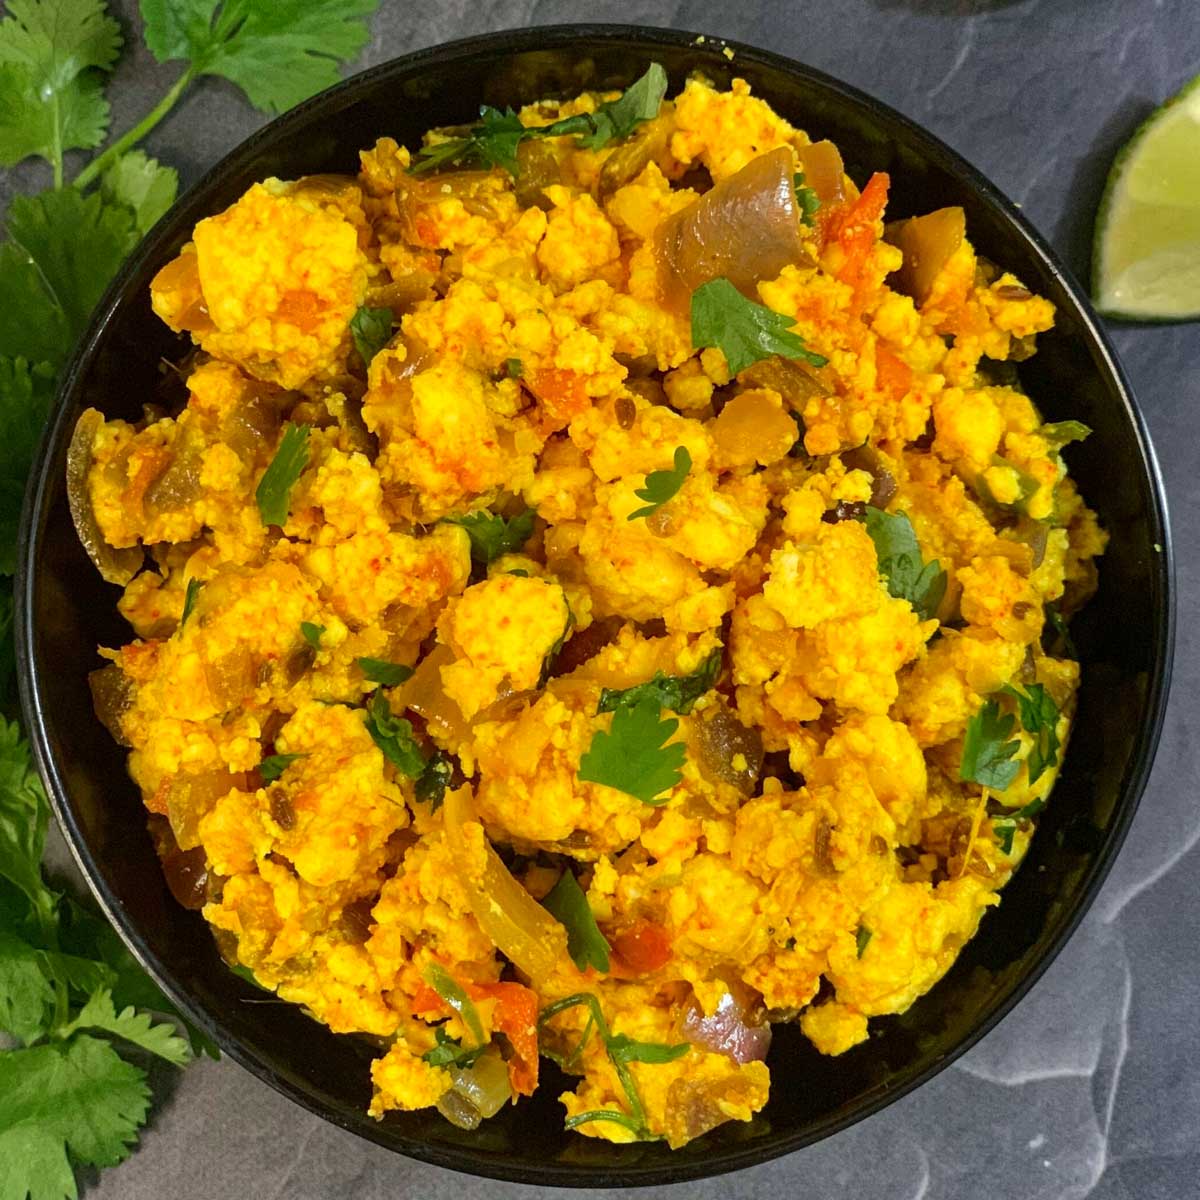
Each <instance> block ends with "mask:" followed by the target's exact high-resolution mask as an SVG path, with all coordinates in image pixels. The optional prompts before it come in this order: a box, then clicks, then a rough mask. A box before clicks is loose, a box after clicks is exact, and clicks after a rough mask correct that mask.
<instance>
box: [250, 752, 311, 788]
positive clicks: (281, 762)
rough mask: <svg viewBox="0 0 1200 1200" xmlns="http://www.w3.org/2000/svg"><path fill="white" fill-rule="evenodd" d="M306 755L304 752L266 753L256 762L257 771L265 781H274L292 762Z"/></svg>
mask: <svg viewBox="0 0 1200 1200" xmlns="http://www.w3.org/2000/svg"><path fill="white" fill-rule="evenodd" d="M307 757H308V756H307V755H305V754H268V755H267V757H266V758H264V759H263V760H262V762H260V763H259V764H258V773H259V774H260V775H261V776H262V777H263V779H264V780H266V782H267V783H274V782H275V781H276V780H277V779H278V778H279V777H280V776H281V775H282V774H283V773H284V771H286V770H287V769H288V767H290V766H291V765H292V763H294V762H297V761H299V760H300V759H302V758H307Z"/></svg>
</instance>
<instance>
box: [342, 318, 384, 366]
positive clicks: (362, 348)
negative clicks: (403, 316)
mask: <svg viewBox="0 0 1200 1200" xmlns="http://www.w3.org/2000/svg"><path fill="white" fill-rule="evenodd" d="M394 320H395V318H394V317H393V315H392V310H391V309H390V308H368V307H367V306H366V305H365V304H364V305H363V306H362V307H361V308H360V309H359V310H358V311H357V312H356V313H355V314H354V316H352V317H351V318H350V336H351V337H352V338H354V348H355V349H356V350H357V351H358V353H359V357H360V358H361V359H362V360H363V365H364V366H366V367H369V366H370V365H371V360H372V359H373V358H374V357H375V355H377V354H378V353H379V352H380V350H382V349H383V348H384V346H386V345H387V344H388V342H389V341H390V340H391V336H392V323H393V321H394Z"/></svg>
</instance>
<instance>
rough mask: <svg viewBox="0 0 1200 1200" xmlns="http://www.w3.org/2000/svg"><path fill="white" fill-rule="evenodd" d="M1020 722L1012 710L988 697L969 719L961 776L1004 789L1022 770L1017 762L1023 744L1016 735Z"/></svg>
mask: <svg viewBox="0 0 1200 1200" xmlns="http://www.w3.org/2000/svg"><path fill="white" fill-rule="evenodd" d="M1016 723H1017V722H1016V718H1015V717H1014V716H1013V715H1012V713H1002V712H1001V711H1000V704H999V702H998V701H996V700H988V701H987V702H986V703H985V704H984V705H983V707H982V708H981V709H980V710H979V711H978V712H977V713H976V714H975V715H974V716H973V717H972V718H971V719H970V720H969V721H968V722H967V732H966V736H965V737H964V739H963V752H962V762H961V763H960V764H959V768H958V777H959V779H963V780H966V781H968V782H971V783H977V784H979V785H980V786H981V787H986V788H991V789H993V791H997V792H1002V791H1004V789H1005V788H1007V787H1008V785H1009V784H1010V783H1012V781H1013V780H1014V779H1016V777H1017V772H1018V771H1019V770H1020V769H1021V764H1020V763H1019V762H1017V761H1016V755H1017V751H1019V750H1020V749H1021V743H1020V742H1019V741H1017V740H1016V739H1015V738H1014V737H1013V736H1012V735H1013V730H1014V728H1015V727H1016Z"/></svg>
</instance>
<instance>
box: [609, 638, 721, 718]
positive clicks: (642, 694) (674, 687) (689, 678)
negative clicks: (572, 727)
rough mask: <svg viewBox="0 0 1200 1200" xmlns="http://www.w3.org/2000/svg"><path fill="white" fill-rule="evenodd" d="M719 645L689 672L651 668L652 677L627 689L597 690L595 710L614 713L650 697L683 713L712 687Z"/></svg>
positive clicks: (716, 669) (719, 655)
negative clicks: (678, 673)
mask: <svg viewBox="0 0 1200 1200" xmlns="http://www.w3.org/2000/svg"><path fill="white" fill-rule="evenodd" d="M722 653H723V651H722V648H721V647H720V646H717V647H716V649H714V650H713V651H712V653H711V654H708V655H707V656H706V657H705V659H704V661H703V662H702V663H701V664H700V665H699V666H698V667H697V668H696V669H695V670H694V671H693V672H692V673H691V674H690V675H667V674H665V673H664V672H662V671H655V672H654V678H653V679H650V680H647V681H646V682H645V683H638V684H635V685H634V686H633V687H628V688H604V689H603V691H601V693H600V703H599V704H598V705H597V706H596V712H597V713H605V712H614V711H615V710H616V709H617V708H622V707H624V708H634V707H636V706H637V705H638V704H640V703H641V702H642V701H643V700H644V699H645V698H646V697H647V696H650V697H653V699H654V700H655V701H657V703H658V704H659V706H660V707H661V708H669V709H670V710H671V711H672V712H677V713H682V714H683V715H684V716H686V715H687V714H688V713H690V712H691V711H692V706H693V705H694V704H695V703H696V701H697V700H699V699H700V697H701V696H703V695H704V693H705V692H707V691H709V690H710V689H711V688H712V685H713V684H714V683H715V682H716V679H717V675H718V674H720V671H721V656H722Z"/></svg>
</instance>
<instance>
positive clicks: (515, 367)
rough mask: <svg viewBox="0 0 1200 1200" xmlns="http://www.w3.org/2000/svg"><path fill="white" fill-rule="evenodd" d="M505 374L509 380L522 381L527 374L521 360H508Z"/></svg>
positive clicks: (505, 361)
mask: <svg viewBox="0 0 1200 1200" xmlns="http://www.w3.org/2000/svg"><path fill="white" fill-rule="evenodd" d="M504 373H505V374H506V375H507V376H508V377H509V379H520V378H521V377H522V376H523V375H524V374H525V364H524V363H522V362H521V360H520V359H519V358H506V359H505V360H504Z"/></svg>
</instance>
